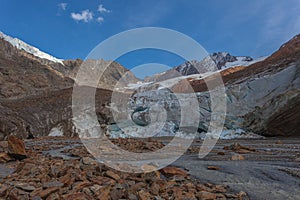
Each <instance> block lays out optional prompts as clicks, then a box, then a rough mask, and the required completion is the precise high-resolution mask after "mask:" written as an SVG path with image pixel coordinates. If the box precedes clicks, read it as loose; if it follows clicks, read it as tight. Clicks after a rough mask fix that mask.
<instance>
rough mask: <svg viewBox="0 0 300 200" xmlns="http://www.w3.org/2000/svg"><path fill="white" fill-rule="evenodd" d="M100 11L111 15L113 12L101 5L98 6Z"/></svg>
mask: <svg viewBox="0 0 300 200" xmlns="http://www.w3.org/2000/svg"><path fill="white" fill-rule="evenodd" d="M98 11H99V12H100V13H110V12H111V10H108V9H106V8H104V6H103V4H100V5H99V6H98Z"/></svg>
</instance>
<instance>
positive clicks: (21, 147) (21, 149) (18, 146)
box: [7, 135, 27, 160]
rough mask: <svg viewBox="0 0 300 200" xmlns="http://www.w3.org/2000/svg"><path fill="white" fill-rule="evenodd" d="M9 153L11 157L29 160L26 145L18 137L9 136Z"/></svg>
mask: <svg viewBox="0 0 300 200" xmlns="http://www.w3.org/2000/svg"><path fill="white" fill-rule="evenodd" d="M7 142H8V153H9V155H10V156H12V157H14V158H16V159H18V160H22V159H25V158H27V155H26V151H25V144H24V141H23V140H20V139H19V138H17V137H16V136H13V135H11V136H9V137H8V141H7Z"/></svg>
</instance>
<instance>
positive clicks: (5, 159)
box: [0, 152, 13, 163]
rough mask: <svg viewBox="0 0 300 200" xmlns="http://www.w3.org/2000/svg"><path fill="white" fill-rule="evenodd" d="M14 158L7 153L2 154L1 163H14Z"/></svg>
mask: <svg viewBox="0 0 300 200" xmlns="http://www.w3.org/2000/svg"><path fill="white" fill-rule="evenodd" d="M12 160H13V158H12V157H10V156H9V155H8V154H7V153H4V152H1V153H0V163H6V162H9V161H12Z"/></svg>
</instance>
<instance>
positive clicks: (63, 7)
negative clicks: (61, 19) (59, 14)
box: [58, 3, 68, 10]
mask: <svg viewBox="0 0 300 200" xmlns="http://www.w3.org/2000/svg"><path fill="white" fill-rule="evenodd" d="M67 5H68V4H67V3H60V4H58V7H59V8H60V9H62V10H66V9H67Z"/></svg>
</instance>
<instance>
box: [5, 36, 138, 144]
mask: <svg viewBox="0 0 300 200" xmlns="http://www.w3.org/2000/svg"><path fill="white" fill-rule="evenodd" d="M88 62H89V63H91V64H92V65H94V63H95V62H96V61H93V60H89V61H87V62H86V63H88ZM63 63H64V65H62V64H60V63H55V62H53V61H50V60H47V59H42V58H39V57H36V56H34V55H32V54H29V53H27V52H25V51H23V50H20V49H17V48H16V47H14V46H12V45H11V44H10V43H9V42H7V41H5V40H4V39H2V38H1V39H0V85H1V87H0V140H3V139H4V138H6V137H7V136H8V135H11V134H13V135H18V136H20V137H22V138H27V137H28V134H29V132H31V133H32V134H33V135H34V136H43V135H48V134H49V132H50V131H51V129H52V128H54V127H58V128H60V129H61V130H62V131H63V132H64V134H65V135H66V136H72V135H74V134H75V133H76V132H75V130H74V127H73V124H72V120H71V119H72V110H71V105H72V87H73V85H74V79H75V78H76V73H77V71H78V69H79V67H80V66H81V65H82V64H83V61H82V60H80V59H77V60H66V61H63ZM98 63H100V65H101V66H104V65H107V64H110V66H109V67H108V68H107V70H106V71H105V72H104V74H103V76H102V78H101V79H100V81H99V84H98V87H99V88H98V89H97V90H98V92H97V95H98V97H96V99H97V100H96V102H97V104H96V105H97V110H98V114H99V120H100V121H101V120H104V119H105V120H107V117H106V116H104V115H105V113H106V114H107V113H108V111H107V110H106V109H105V105H107V102H109V98H110V95H111V92H110V91H109V90H112V89H113V87H114V85H115V84H116V83H117V81H118V80H119V79H120V78H121V77H123V79H124V81H128V82H130V81H137V79H136V78H135V76H134V75H133V74H132V73H131V72H129V71H128V70H127V69H125V68H124V67H123V66H121V65H120V64H118V63H116V62H112V63H110V62H107V61H103V60H101V61H100V62H98ZM101 66H100V67H101ZM92 74H93V71H87V72H86V77H87V78H90V77H91V76H92ZM100 110H101V111H100ZM102 122H103V121H102Z"/></svg>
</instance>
